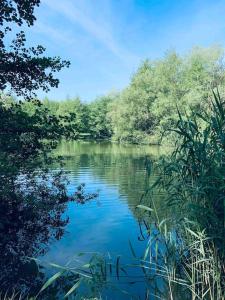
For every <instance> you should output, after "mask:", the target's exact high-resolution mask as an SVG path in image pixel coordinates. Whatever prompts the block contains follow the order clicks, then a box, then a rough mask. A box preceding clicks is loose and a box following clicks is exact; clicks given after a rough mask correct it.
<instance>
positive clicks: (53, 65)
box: [0, 0, 69, 99]
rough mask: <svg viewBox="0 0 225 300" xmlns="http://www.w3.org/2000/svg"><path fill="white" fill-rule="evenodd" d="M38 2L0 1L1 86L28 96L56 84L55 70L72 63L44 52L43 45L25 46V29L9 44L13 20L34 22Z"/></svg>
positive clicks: (31, 23)
mask: <svg viewBox="0 0 225 300" xmlns="http://www.w3.org/2000/svg"><path fill="white" fill-rule="evenodd" d="M39 4H40V1H39V0H35V1H27V0H26V1H18V0H3V1H1V4H0V26H1V30H0V90H1V91H3V90H7V91H13V92H15V93H16V95H17V96H23V97H26V98H28V99H30V98H32V97H34V96H35V91H37V90H38V89H43V90H44V91H49V88H50V87H57V86H58V84H59V80H58V79H56V78H54V73H55V72H57V71H60V70H61V69H62V68H63V67H68V66H69V62H68V61H65V60H61V59H60V58H59V57H46V56H43V54H44V52H45V48H44V47H43V46H40V45H38V46H37V47H30V48H26V46H25V42H26V37H25V33H24V32H23V31H21V32H19V33H18V34H17V35H16V38H15V39H14V40H13V41H12V42H11V44H10V46H9V47H8V46H6V43H5V39H6V35H7V32H9V31H11V29H12V23H16V25H19V26H21V25H22V24H23V23H24V22H26V23H27V24H28V25H29V26H31V25H33V22H34V20H35V16H34V8H35V6H38V5H39ZM8 23H9V24H10V25H8ZM8 40H9V38H8ZM8 40H7V44H8Z"/></svg>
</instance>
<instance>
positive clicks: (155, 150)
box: [0, 142, 165, 300]
mask: <svg viewBox="0 0 225 300" xmlns="http://www.w3.org/2000/svg"><path fill="white" fill-rule="evenodd" d="M160 152H162V149H160V148H159V147H157V146H151V147H150V146H135V145H119V144H113V143H109V142H107V143H106V142H101V143H97V142H96V143H94V142H62V143H61V145H60V146H59V147H58V149H57V150H56V154H57V155H61V156H62V157H63V158H64V163H65V164H64V171H66V173H67V177H68V179H69V184H68V190H67V193H68V195H71V196H72V195H74V193H75V192H76V191H77V187H78V186H79V185H80V184H85V187H84V190H85V194H93V193H97V197H96V198H94V199H91V200H90V201H88V202H86V203H84V204H81V203H77V202H72V201H71V202H69V203H66V204H63V209H62V210H60V209H59V211H57V210H56V211H55V212H50V213H49V212H48V206H46V202H42V201H41V205H40V208H38V210H37V209H35V207H36V206H35V205H34V207H33V208H32V209H31V210H29V211H27V210H26V203H23V201H22V203H23V205H25V206H24V207H25V208H23V211H22V210H21V208H20V206H18V208H16V209H14V210H12V209H11V207H10V206H7V205H6V207H5V208H4V211H5V214H2V218H3V219H4V218H6V220H5V224H8V225H7V228H5V227H3V228H2V227H0V230H2V231H3V232H4V233H5V234H4V238H3V240H2V241H1V243H0V245H1V247H2V248H1V249H3V250H2V251H4V255H3V256H2V257H1V259H0V266H1V269H2V274H0V285H1V288H4V290H6V291H7V290H8V289H11V288H12V287H13V288H14V286H15V287H16V290H19V291H21V290H22V291H25V292H26V293H27V294H29V295H30V294H31V295H36V293H37V292H38V291H39V290H40V287H41V286H43V284H44V282H46V280H47V279H48V278H50V277H51V276H52V274H55V273H56V272H58V271H59V270H58V269H57V268H52V266H51V264H52V263H54V264H57V265H60V266H65V265H68V263H69V262H70V264H69V267H77V266H80V265H83V264H85V263H87V262H88V261H89V259H90V258H91V257H93V253H98V254H100V255H107V257H110V258H112V260H113V261H115V260H118V257H120V258H119V259H120V264H131V263H133V262H134V255H133V254H134V252H135V255H136V257H141V256H142V257H143V254H144V252H145V249H146V244H147V242H148V236H146V234H144V233H143V230H145V231H146V228H144V229H143V228H142V226H141V225H140V224H141V223H140V220H142V216H143V211H142V212H140V209H137V208H136V207H137V205H138V204H140V200H141V197H142V195H143V193H144V192H145V191H146V190H147V188H148V187H149V183H150V182H154V180H155V179H156V174H155V173H154V171H153V172H152V171H151V166H152V161H154V160H157V159H158V157H159V155H160ZM56 171H57V169H56V167H54V166H52V170H51V172H52V174H53V173H55V172H56ZM22 180H23V178H22ZM37 180H39V178H37ZM47 185H48V181H47ZM43 192H44V191H43ZM37 194H38V193H37V191H36V192H35V193H34V196H35V197H36V195H37ZM44 195H45V194H43V195H42V194H41V198H42V196H43V197H44ZM146 198H147V197H145V199H144V200H145V201H146V202H144V203H146V204H148V198H147V199H146ZM53 201H54V203H55V202H57V201H58V198H57V199H54V200H53ZM156 202H157V203H156V204H157V208H159V212H160V208H161V203H162V201H160V195H159V194H157V195H156ZM42 203H43V205H42ZM6 204H7V203H6ZM41 207H42V208H41ZM20 211H22V213H21V212H20ZM160 213H161V212H160ZM141 214H142V216H141ZM162 214H163V216H164V215H165V212H164V211H162ZM53 216H54V217H53ZM9 217H10V218H12V220H13V222H8V218H9ZM147 217H148V216H147ZM61 218H62V219H63V220H65V222H64V221H63V222H61V221H60V220H61ZM148 220H149V219H148ZM7 222H8V223H7ZM57 228H59V229H58V230H57ZM61 228H62V229H61ZM150 232H151V236H152V234H154V228H152V229H151V231H150ZM131 244H132V246H131ZM81 253H84V254H83V255H80V254H81ZM27 257H28V258H31V257H33V258H37V259H38V261H39V262H40V264H39V268H37V264H36V263H35V262H34V261H30V259H28V260H27ZM3 270H4V271H3ZM110 276H111V277H110V278H109V279H110V283H112V286H111V288H110V289H104V290H103V292H102V294H101V295H102V299H108V300H120V299H121V300H123V299H124V300H126V299H146V297H145V293H146V287H145V283H144V280H143V272H142V270H141V268H138V269H137V268H136V269H135V268H132V269H131V270H130V272H129V274H126V273H125V272H123V271H121V274H120V278H119V280H118V278H117V277H118V276H117V274H116V275H115V272H114V274H110ZM75 279H76V278H75ZM70 280H71V281H70ZM155 282H157V288H161V283H160V279H159V278H157V279H156V280H155V279H154V282H153V283H154V284H155ZM71 283H72V284H74V278H72V279H71V278H69V276H67V277H66V278H64V279H63V278H62V281H61V285H62V286H61V285H60V284H58V283H57V286H54V287H52V289H48V291H47V295H45V296H44V294H41V295H40V297H39V298H38V299H53V300H54V299H63V295H65V293H66V292H67V291H68V289H70V287H71ZM122 291H123V292H122ZM58 293H59V295H60V296H56V295H58ZM85 293H87V291H86V290H85V289H84V291H83V294H84V295H85ZM127 293H128V294H127ZM151 293H152V294H154V290H153V289H152V290H151ZM131 295H133V296H137V297H139V298H137V297H136V298H134V297H132V296H131ZM71 299H74V298H73V297H72V298H71ZM75 299H81V298H75ZM82 299H83V298H82ZM84 299H86V298H84ZM148 299H156V298H155V297H151V298H148ZM161 299H164V298H161Z"/></svg>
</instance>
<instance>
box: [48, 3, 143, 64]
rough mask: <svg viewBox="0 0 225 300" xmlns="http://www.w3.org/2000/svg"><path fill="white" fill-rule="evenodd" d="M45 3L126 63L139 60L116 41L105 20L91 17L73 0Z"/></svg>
mask: <svg viewBox="0 0 225 300" xmlns="http://www.w3.org/2000/svg"><path fill="white" fill-rule="evenodd" d="M43 3H45V4H46V5H47V6H48V7H49V8H50V9H51V10H54V11H56V12H57V13H59V14H61V15H63V16H64V17H65V18H66V19H67V20H70V22H72V23H74V24H76V25H79V26H80V27H81V28H82V29H83V30H85V31H86V32H87V33H89V34H90V35H91V36H92V37H94V39H96V40H97V41H99V42H100V43H101V44H103V45H104V46H105V47H106V48H107V49H108V50H109V51H111V53H113V54H114V55H115V56H116V57H117V58H119V59H121V60H122V61H123V62H124V63H129V62H130V61H137V60H138V58H137V57H136V56H135V55H133V54H131V53H130V52H129V51H127V50H126V49H124V48H122V47H121V46H120V45H119V44H118V43H117V42H116V40H115V38H114V36H113V34H112V33H111V32H110V31H109V30H107V29H106V26H105V23H104V22H103V23H101V22H97V21H96V20H94V19H93V18H92V17H90V16H89V15H88V14H87V12H86V13H84V12H83V11H82V10H81V9H79V8H78V7H76V6H75V5H74V4H73V3H72V1H68V0H64V1H56V0H44V1H43ZM109 27H110V26H109Z"/></svg>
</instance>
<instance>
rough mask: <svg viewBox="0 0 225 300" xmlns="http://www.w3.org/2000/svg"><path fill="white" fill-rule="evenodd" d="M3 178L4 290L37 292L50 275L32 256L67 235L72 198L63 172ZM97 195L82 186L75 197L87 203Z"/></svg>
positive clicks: (0, 247)
mask: <svg viewBox="0 0 225 300" xmlns="http://www.w3.org/2000/svg"><path fill="white" fill-rule="evenodd" d="M39 175H40V174H39ZM2 181H5V182H4V183H5V184H2V185H1V188H0V196H1V201H0V210H1V212H2V213H1V218H0V251H1V259H0V268H1V272H0V287H1V292H2V293H5V292H7V291H12V290H15V291H19V292H22V293H23V294H24V295H27V294H29V295H31V294H36V293H37V291H38V290H39V289H40V287H41V286H42V285H43V283H44V281H45V280H46V278H45V275H44V272H43V269H42V268H41V267H39V266H38V265H37V264H36V262H35V261H34V260H31V259H30V258H34V257H38V256H41V255H43V254H45V253H46V251H47V250H48V245H49V244H50V243H51V242H52V241H53V240H59V239H60V238H61V237H62V236H63V234H64V230H65V226H66V225H67V223H68V222H69V219H68V218H67V217H65V216H64V215H63V213H64V211H65V209H66V205H67V202H68V201H69V200H71V198H69V197H68V196H67V195H66V190H65V185H64V183H65V182H64V178H63V174H62V173H58V174H56V175H54V176H51V178H49V176H48V175H47V174H44V173H42V176H38V177H37V176H36V177H33V176H32V177H31V178H25V177H23V179H22V180H18V181H17V183H15V181H14V182H13V183H12V182H10V180H9V179H6V178H4V179H3V180H2ZM2 183H3V182H2ZM6 183H7V184H6ZM95 196H96V195H86V196H85V193H84V186H81V187H80V188H78V191H77V192H76V194H75V196H74V197H73V199H72V200H75V201H77V202H79V203H82V204H83V203H85V200H90V199H91V198H93V197H95ZM60 280H61V281H62V279H60ZM73 280H74V278H73ZM69 281H70V276H67V278H66V280H64V283H63V285H60V284H58V288H57V289H54V293H58V292H60V291H59V287H61V288H63V289H64V288H66V287H67V286H68V282H69ZM61 283H62V282H61ZM43 297H44V296H43Z"/></svg>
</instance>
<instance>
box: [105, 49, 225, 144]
mask: <svg viewBox="0 0 225 300" xmlns="http://www.w3.org/2000/svg"><path fill="white" fill-rule="evenodd" d="M224 79H225V78H224V64H223V50H222V49H221V48H218V47H211V48H208V49H207V48H206V49H204V48H194V49H193V50H192V51H191V52H190V53H189V54H188V55H186V56H180V55H178V54H177V53H176V52H168V53H167V54H166V55H165V57H164V58H162V59H159V60H155V61H150V60H146V61H144V62H143V63H142V65H141V66H140V67H139V69H138V70H137V72H136V73H135V74H134V75H133V77H132V79H131V82H130V84H129V86H128V87H127V88H126V89H125V90H124V91H122V92H121V94H120V96H119V97H118V98H117V99H116V100H115V101H114V102H112V104H111V110H110V112H109V114H110V117H111V121H112V128H113V133H114V138H115V139H116V140H119V141H131V142H137V143H140V142H144V143H151V142H155V143H160V136H161V135H162V134H163V133H164V132H165V131H167V130H168V129H169V128H171V126H174V125H175V124H176V122H177V118H178V117H177V113H176V107H177V106H178V107H179V110H180V113H181V114H182V115H184V114H185V113H186V112H187V113H188V112H190V110H194V111H196V112H200V111H201V110H202V109H205V108H207V106H208V104H209V95H210V93H211V89H212V88H214V87H216V86H218V87H221V90H222V85H223V84H224Z"/></svg>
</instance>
